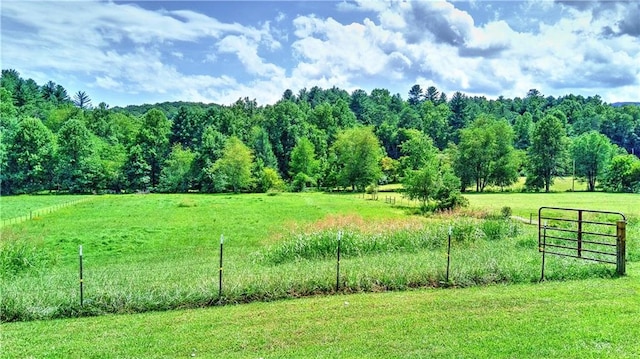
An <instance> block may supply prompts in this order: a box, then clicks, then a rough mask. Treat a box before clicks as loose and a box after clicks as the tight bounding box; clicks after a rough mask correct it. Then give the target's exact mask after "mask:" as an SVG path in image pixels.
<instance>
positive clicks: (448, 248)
mask: <svg viewBox="0 0 640 359" xmlns="http://www.w3.org/2000/svg"><path fill="white" fill-rule="evenodd" d="M451 233H452V230H451V226H449V236H448V237H449V239H448V243H447V276H446V281H447V283H449V266H450V264H451Z"/></svg>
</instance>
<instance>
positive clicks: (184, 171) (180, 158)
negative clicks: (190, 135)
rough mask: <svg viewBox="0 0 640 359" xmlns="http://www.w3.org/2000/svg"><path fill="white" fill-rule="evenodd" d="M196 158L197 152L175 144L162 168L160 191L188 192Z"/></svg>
mask: <svg viewBox="0 0 640 359" xmlns="http://www.w3.org/2000/svg"><path fill="white" fill-rule="evenodd" d="M194 158H195V154H193V153H192V152H191V150H189V149H183V148H182V146H181V145H179V144H176V145H174V146H173V148H172V149H171V153H170V154H169V157H167V159H166V161H165V166H164V167H163V168H162V173H161V174H160V183H159V185H158V191H160V192H183V193H184V192H187V191H188V190H189V188H190V182H191V178H190V174H191V172H190V171H191V164H192V163H193V159H194Z"/></svg>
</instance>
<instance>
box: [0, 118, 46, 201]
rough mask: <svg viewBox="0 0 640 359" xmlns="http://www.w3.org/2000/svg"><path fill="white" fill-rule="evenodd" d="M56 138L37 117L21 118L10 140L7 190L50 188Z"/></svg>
mask: <svg viewBox="0 0 640 359" xmlns="http://www.w3.org/2000/svg"><path fill="white" fill-rule="evenodd" d="M53 138H54V137H53V134H52V133H51V131H50V130H49V129H48V128H47V127H46V126H45V125H44V124H43V123H42V121H40V120H39V119H37V118H31V117H28V118H25V119H22V120H21V121H20V122H18V124H17V127H16V129H15V132H14V133H13V134H11V136H10V138H9V140H8V143H7V154H6V156H7V165H6V172H7V173H3V179H4V181H3V183H2V189H3V193H5V194H15V193H34V192H37V191H41V190H44V189H48V188H50V186H51V184H52V177H53V155H54V148H55V147H54V139H53Z"/></svg>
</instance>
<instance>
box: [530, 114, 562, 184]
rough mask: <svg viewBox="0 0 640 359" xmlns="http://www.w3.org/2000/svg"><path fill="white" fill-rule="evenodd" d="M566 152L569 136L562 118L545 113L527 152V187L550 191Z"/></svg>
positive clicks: (537, 125) (533, 134)
mask: <svg viewBox="0 0 640 359" xmlns="http://www.w3.org/2000/svg"><path fill="white" fill-rule="evenodd" d="M566 153H567V137H566V135H565V130H564V125H563V122H562V120H561V119H560V118H559V117H558V116H556V115H554V114H547V115H545V116H544V117H543V118H542V119H541V120H540V121H538V122H537V123H536V124H535V126H534V129H533V133H532V136H531V146H530V147H529V151H528V154H527V158H528V165H529V168H528V173H527V182H526V185H527V187H529V188H534V189H536V188H544V190H545V192H549V188H550V187H551V184H552V183H553V179H554V177H555V176H557V175H558V173H559V172H560V170H561V165H562V164H563V162H564V159H565V156H566Z"/></svg>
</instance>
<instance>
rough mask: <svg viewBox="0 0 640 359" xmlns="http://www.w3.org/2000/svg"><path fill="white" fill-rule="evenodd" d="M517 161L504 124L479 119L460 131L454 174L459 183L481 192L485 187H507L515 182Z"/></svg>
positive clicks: (503, 122)
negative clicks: (471, 185)
mask: <svg viewBox="0 0 640 359" xmlns="http://www.w3.org/2000/svg"><path fill="white" fill-rule="evenodd" d="M517 159H518V157H517V156H516V155H515V152H514V148H513V130H512V129H511V126H509V124H508V123H507V122H506V121H497V120H495V119H493V118H491V117H480V118H478V119H476V120H475V121H474V122H473V123H472V124H471V126H469V127H468V128H465V129H462V130H460V143H459V144H458V158H457V161H456V162H457V163H456V169H457V173H458V174H459V176H460V177H461V180H462V183H464V184H468V183H474V182H475V185H476V191H477V192H482V191H484V189H485V187H486V186H487V185H489V184H496V185H498V186H500V187H505V186H509V185H511V184H512V183H514V182H515V181H516V180H517V178H518V172H517V169H518V166H519V164H518V163H517Z"/></svg>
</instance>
